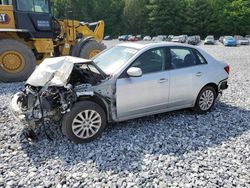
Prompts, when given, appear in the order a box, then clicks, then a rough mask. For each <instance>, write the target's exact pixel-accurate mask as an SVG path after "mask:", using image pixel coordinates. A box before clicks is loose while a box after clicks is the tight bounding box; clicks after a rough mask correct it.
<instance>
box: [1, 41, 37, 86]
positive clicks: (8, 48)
mask: <svg viewBox="0 0 250 188" xmlns="http://www.w3.org/2000/svg"><path fill="white" fill-rule="evenodd" d="M35 67H36V59H35V56H34V54H33V52H32V50H31V49H29V47H28V46H26V45H25V44H23V43H21V42H18V41H16V40H12V39H5V40H0V81H3V82H18V81H24V80H27V78H28V77H29V76H30V75H31V74H32V72H33V71H34V70H35Z"/></svg>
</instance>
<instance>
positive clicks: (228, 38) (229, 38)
mask: <svg viewBox="0 0 250 188" xmlns="http://www.w3.org/2000/svg"><path fill="white" fill-rule="evenodd" d="M226 39H227V40H234V38H233V37H231V36H229V37H226Z"/></svg>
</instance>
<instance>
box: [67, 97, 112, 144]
mask: <svg viewBox="0 0 250 188" xmlns="http://www.w3.org/2000/svg"><path fill="white" fill-rule="evenodd" d="M106 121H107V120H106V114H105V112H104V110H103V109H102V108H101V107H100V106H99V105H98V104H96V103H94V102H91V101H82V102H78V103H76V104H75V105H74V107H73V108H72V109H71V111H70V112H68V113H67V114H65V115H64V117H63V120H62V132H63V134H64V135H65V136H66V137H67V138H68V139H70V140H71V141H73V142H75V143H87V142H91V141H93V140H94V139H96V138H97V137H99V136H100V135H101V133H102V132H103V130H104V129H105V127H106V124H107V122H106Z"/></svg>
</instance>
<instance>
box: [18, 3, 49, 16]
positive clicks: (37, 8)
mask: <svg viewBox="0 0 250 188" xmlns="http://www.w3.org/2000/svg"><path fill="white" fill-rule="evenodd" d="M17 8H18V10H20V11H27V12H40V13H49V3H48V0H36V1H34V0H17Z"/></svg>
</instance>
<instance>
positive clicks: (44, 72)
mask: <svg viewBox="0 0 250 188" xmlns="http://www.w3.org/2000/svg"><path fill="white" fill-rule="evenodd" d="M62 60H63V61H62ZM79 60H80V61H82V59H75V58H73V57H65V58H54V59H52V60H47V61H45V63H43V64H41V66H39V67H38V68H37V69H36V71H35V72H34V73H33V74H32V75H31V77H30V78H29V79H28V80H27V83H26V86H25V89H24V90H23V91H22V92H18V93H17V94H15V95H14V96H13V98H12V101H11V108H12V112H13V113H14V115H15V116H16V117H17V118H18V119H19V120H21V121H22V122H23V123H24V125H26V126H27V128H31V129H34V128H35V127H37V125H44V124H45V123H46V122H59V121H60V120H61V119H62V117H63V115H64V114H65V113H67V112H69V111H70V110H71V109H72V107H73V105H74V104H75V103H76V102H77V100H78V99H79V97H81V96H84V97H86V96H93V95H94V94H95V92H94V86H96V85H98V84H100V83H102V81H103V80H105V79H106V78H107V77H106V75H105V74H102V73H101V72H100V71H99V70H98V67H95V65H93V64H92V62H91V61H87V62H86V63H75V62H74V61H79ZM72 62H74V64H73V63H72Z"/></svg>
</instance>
